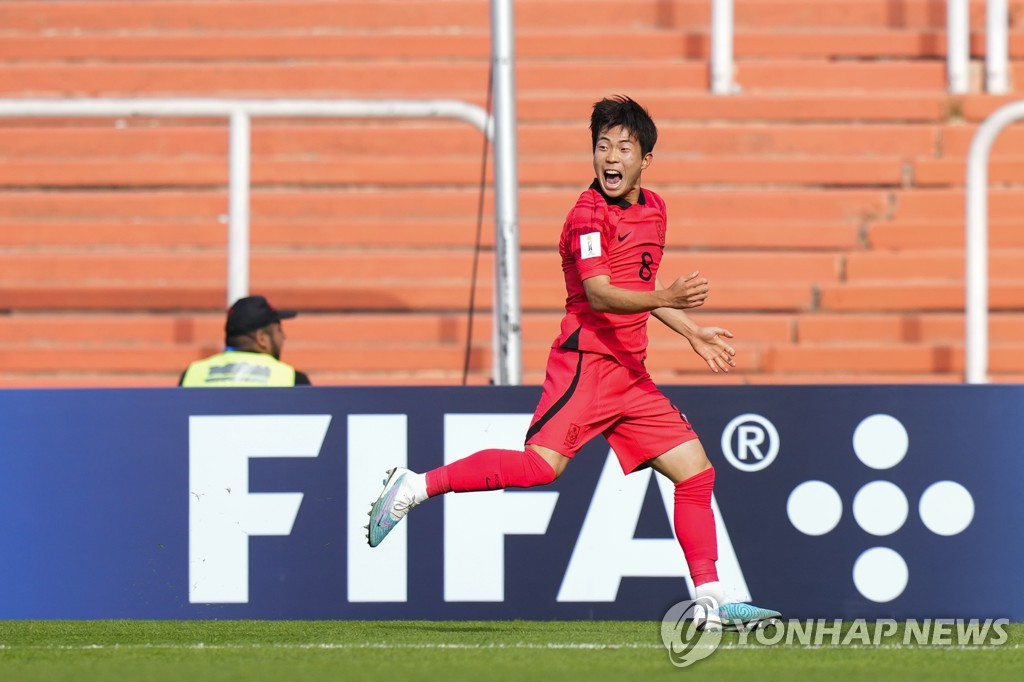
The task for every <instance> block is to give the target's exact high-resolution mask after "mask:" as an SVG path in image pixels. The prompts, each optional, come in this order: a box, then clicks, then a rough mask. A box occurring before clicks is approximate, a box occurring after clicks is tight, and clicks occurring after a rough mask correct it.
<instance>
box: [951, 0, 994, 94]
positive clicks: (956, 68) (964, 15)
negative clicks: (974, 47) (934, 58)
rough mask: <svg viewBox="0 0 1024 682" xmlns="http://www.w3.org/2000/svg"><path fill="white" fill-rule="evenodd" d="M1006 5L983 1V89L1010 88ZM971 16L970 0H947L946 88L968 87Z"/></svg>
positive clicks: (960, 89) (962, 89) (960, 90)
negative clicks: (984, 3) (947, 85)
mask: <svg viewBox="0 0 1024 682" xmlns="http://www.w3.org/2000/svg"><path fill="white" fill-rule="evenodd" d="M1009 19H1010V15H1009V9H1008V7H1007V2H1006V0H987V2H986V5H985V91H986V92H988V93H989V94H992V95H1002V94H1005V93H1006V92H1008V91H1009V88H1010V83H1009V38H1008V31H1009ZM970 52H971V20H970V2H969V0H946V77H947V80H948V83H949V92H950V93H952V94H955V95H962V94H964V93H966V92H968V91H969V90H970V86H971V76H970V63H971V57H970Z"/></svg>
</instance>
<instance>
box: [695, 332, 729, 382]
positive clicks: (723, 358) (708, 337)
mask: <svg viewBox="0 0 1024 682" xmlns="http://www.w3.org/2000/svg"><path fill="white" fill-rule="evenodd" d="M727 338H729V339H731V338H732V332H731V331H729V330H728V329H723V328H722V327H700V328H698V329H697V331H696V333H694V335H693V336H692V337H690V345H691V346H693V350H694V351H696V353H697V355H699V356H701V357H702V358H704V362H706V363H708V367H710V368H711V371H712V372H716V373H717V372H718V371H719V370H721V371H723V372H728V371H729V368H730V367H735V366H736V360H734V359H733V358H734V356H735V355H736V349H735V348H733V347H732V346H730V345H729V344H728V343H727V342H726V340H725V339H727Z"/></svg>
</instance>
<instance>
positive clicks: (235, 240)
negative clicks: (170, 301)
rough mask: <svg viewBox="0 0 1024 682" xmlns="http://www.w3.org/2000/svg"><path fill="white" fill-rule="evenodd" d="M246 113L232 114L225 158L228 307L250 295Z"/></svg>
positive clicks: (247, 122)
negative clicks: (226, 180)
mask: <svg viewBox="0 0 1024 682" xmlns="http://www.w3.org/2000/svg"><path fill="white" fill-rule="evenodd" d="M249 128H250V126H249V114H248V113H246V112H245V111H242V110H235V111H233V112H232V113H231V132H230V135H231V142H230V147H229V152H228V153H229V155H230V158H229V159H228V169H229V170H228V173H229V177H228V305H229V306H230V305H231V304H232V303H234V302H235V301H237V300H238V299H240V298H243V297H245V296H248V295H249V165H250V163H249V140H250V135H249Z"/></svg>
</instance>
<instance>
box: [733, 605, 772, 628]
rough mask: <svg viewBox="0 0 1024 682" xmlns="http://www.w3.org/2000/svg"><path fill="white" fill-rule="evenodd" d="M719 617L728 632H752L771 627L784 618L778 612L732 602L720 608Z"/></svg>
mask: <svg viewBox="0 0 1024 682" xmlns="http://www.w3.org/2000/svg"><path fill="white" fill-rule="evenodd" d="M718 617H719V618H720V619H721V621H722V627H723V628H724V629H727V630H752V629H754V628H762V627H767V626H768V625H771V624H772V623H774V622H775V621H776V620H778V619H779V618H781V617H782V614H781V613H779V612H778V611H772V610H771V609H762V608H761V607H760V606H754V605H753V604H744V603H742V602H732V603H730V604H723V605H722V606H720V607H718Z"/></svg>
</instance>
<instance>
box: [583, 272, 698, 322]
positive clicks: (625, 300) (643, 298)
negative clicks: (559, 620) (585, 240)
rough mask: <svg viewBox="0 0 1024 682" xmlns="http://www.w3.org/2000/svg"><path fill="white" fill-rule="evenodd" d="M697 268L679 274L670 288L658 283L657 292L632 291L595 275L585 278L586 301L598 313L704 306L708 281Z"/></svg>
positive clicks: (622, 312)
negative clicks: (699, 275) (683, 275)
mask: <svg viewBox="0 0 1024 682" xmlns="http://www.w3.org/2000/svg"><path fill="white" fill-rule="evenodd" d="M698 274H699V273H698V271H694V272H693V273H692V274H690V275H689V276H687V277H680V278H679V279H677V280H676V281H675V282H673V283H672V286H670V287H668V288H667V289H666V288H665V287H662V286H658V287H657V288H656V289H655V290H654V291H632V290H630V289H623V288H621V287H617V286H615V285H614V284H612V281H611V277H609V276H608V275H595V276H594V277H588V278H587V279H585V280H583V289H584V291H585V292H586V294H587V301H588V302H589V303H590V307H591V308H592V309H593V310H594V312H598V313H618V314H628V313H646V312H650V311H653V310H658V309H659V308H667V309H682V308H696V307H697V306H700V305H704V299H706V298H707V297H708V281H707V280H706V279H705V278H703V277H700V278H698V277H697V275H698Z"/></svg>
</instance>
